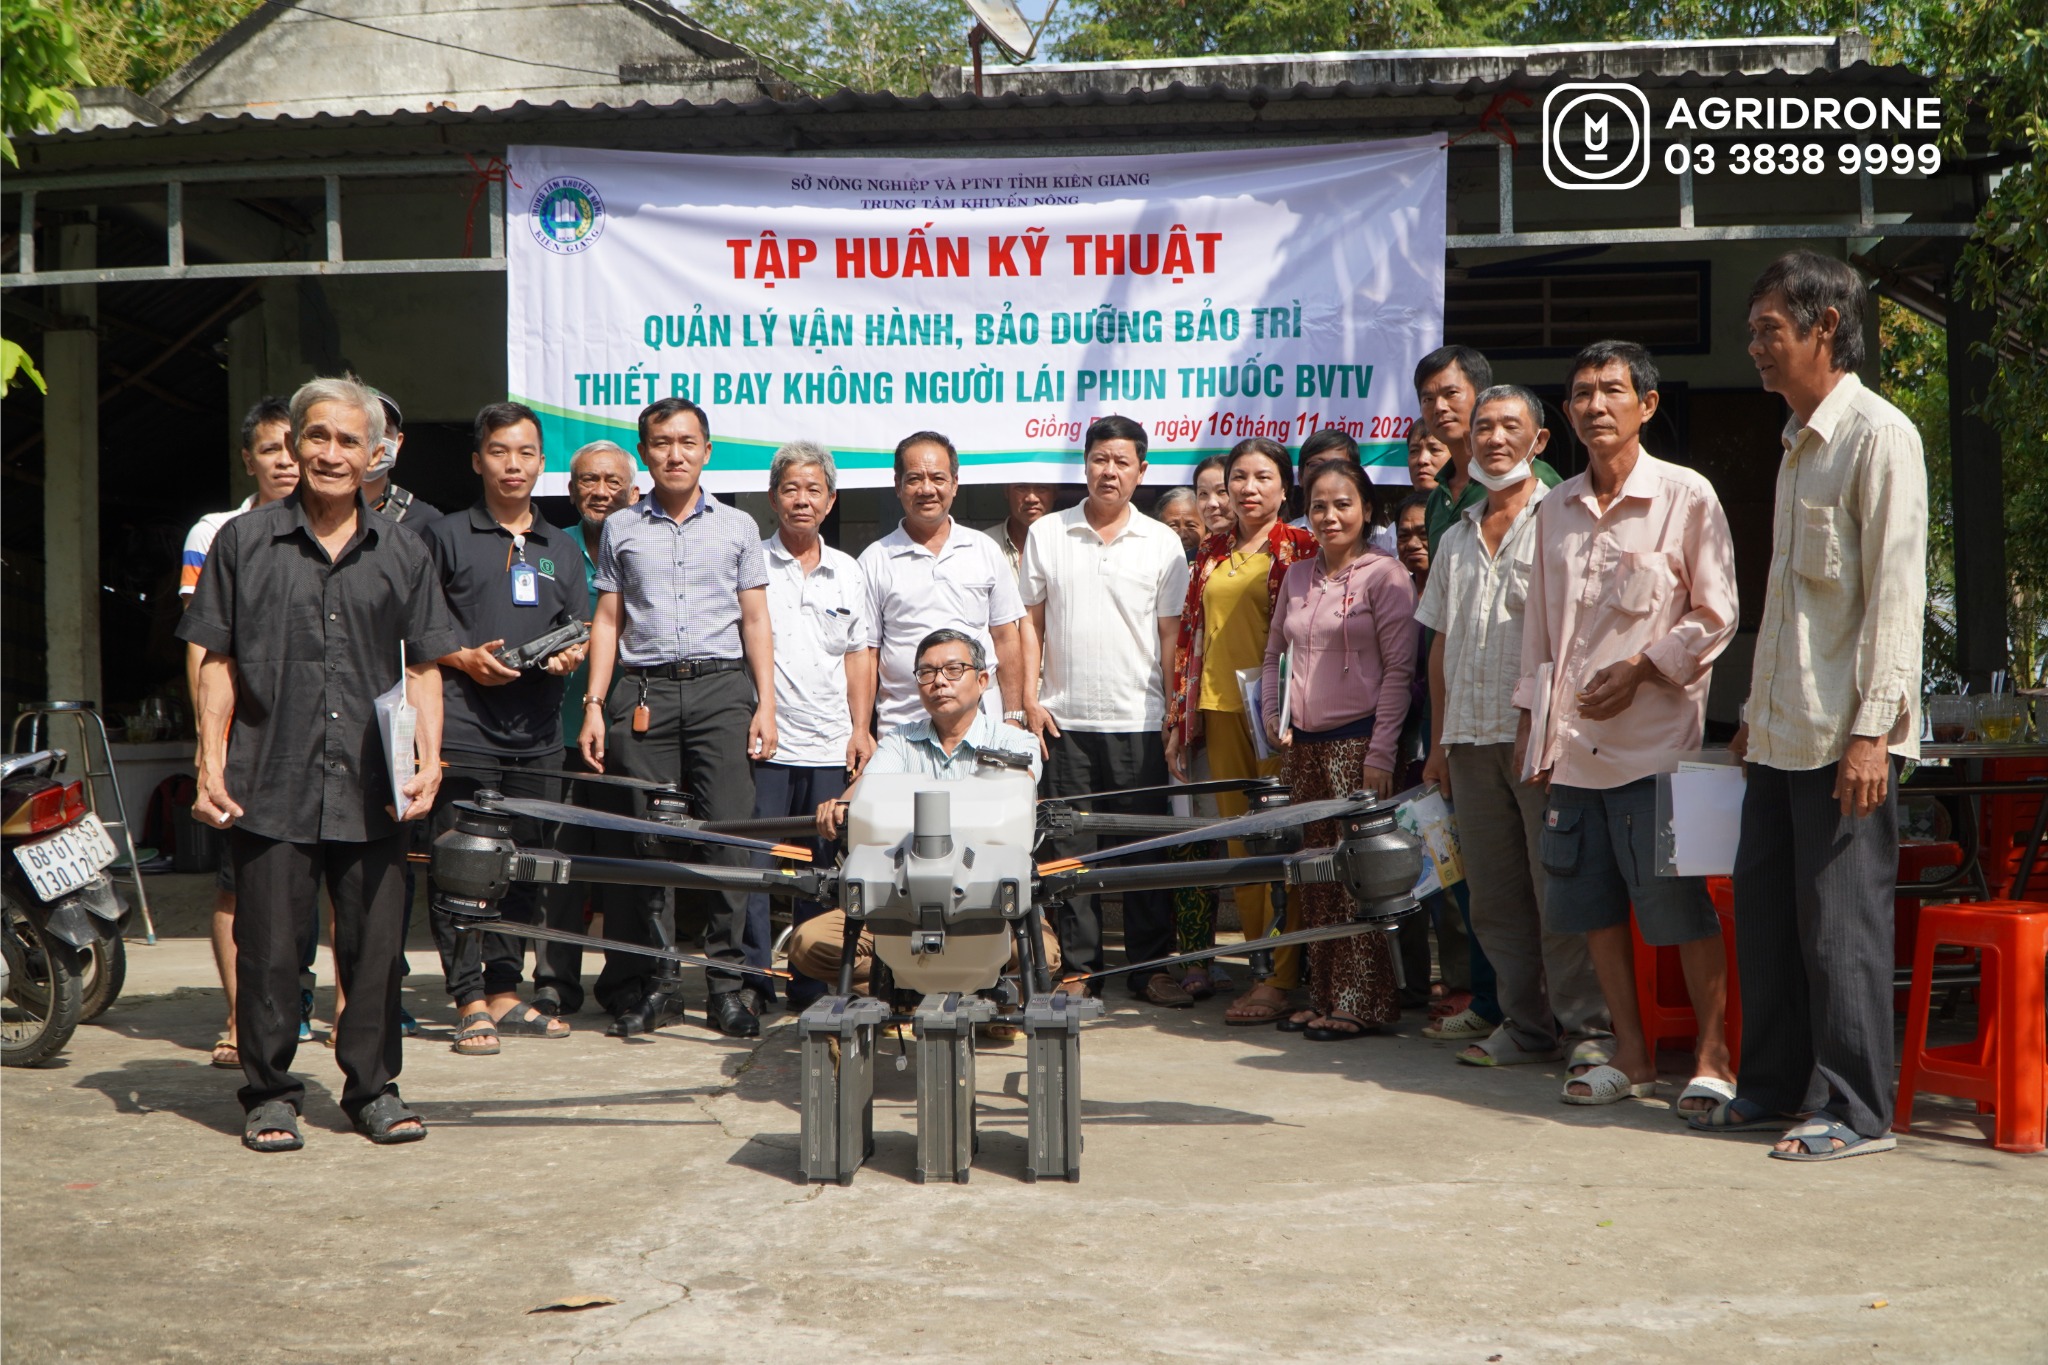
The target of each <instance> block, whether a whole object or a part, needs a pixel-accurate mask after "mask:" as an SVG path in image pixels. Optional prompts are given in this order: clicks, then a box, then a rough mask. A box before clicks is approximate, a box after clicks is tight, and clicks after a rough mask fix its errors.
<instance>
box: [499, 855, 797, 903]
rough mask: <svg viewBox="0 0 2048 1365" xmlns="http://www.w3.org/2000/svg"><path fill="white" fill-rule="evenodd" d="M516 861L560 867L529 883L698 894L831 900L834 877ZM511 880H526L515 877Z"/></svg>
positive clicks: (693, 866)
mask: <svg viewBox="0 0 2048 1365" xmlns="http://www.w3.org/2000/svg"><path fill="white" fill-rule="evenodd" d="M515 857H518V858H522V859H531V860H532V861H533V863H534V864H535V865H536V866H537V867H538V866H539V865H540V864H542V863H544V862H558V863H560V864H561V868H562V870H561V872H560V874H559V875H557V876H553V877H540V878H534V879H533V880H537V881H540V880H544V881H565V882H598V883H603V884H606V885H610V886H672V887H677V888H682V889H689V890H700V891H765V892H767V893H768V894H769V895H789V896H797V897H800V898H803V899H806V900H821V901H829V900H832V899H834V896H835V888H834V885H833V884H834V883H835V882H836V880H837V879H836V878H834V877H832V876H830V875H829V874H827V873H825V872H821V871H818V870H816V869H813V868H804V869H802V870H801V871H788V870H785V869H783V868H774V867H722V866H713V865H708V864H703V863H669V862H656V861H653V860H650V859H642V858H585V857H573V858H563V857H560V856H559V855H556V854H550V853H536V852H533V851H531V850H527V849H521V850H520V851H519V853H518V854H517V855H515ZM515 880H526V879H525V878H515Z"/></svg>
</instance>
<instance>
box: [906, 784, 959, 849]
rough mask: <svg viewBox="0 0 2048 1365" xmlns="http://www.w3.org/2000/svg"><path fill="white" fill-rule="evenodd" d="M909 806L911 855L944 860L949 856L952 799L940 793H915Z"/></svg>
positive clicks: (951, 842) (951, 838) (951, 829)
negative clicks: (910, 806)
mask: <svg viewBox="0 0 2048 1365" xmlns="http://www.w3.org/2000/svg"><path fill="white" fill-rule="evenodd" d="M911 802H912V808H911V821H910V829H911V845H910V848H911V852H912V853H913V854H915V855H916V856H917V857H920V858H943V857H945V856H946V855H947V854H949V853H951V852H952V851H953V798H952V795H951V794H950V793H947V792H942V791H929V792H918V793H917V794H916V795H914V796H913V797H912V798H911Z"/></svg>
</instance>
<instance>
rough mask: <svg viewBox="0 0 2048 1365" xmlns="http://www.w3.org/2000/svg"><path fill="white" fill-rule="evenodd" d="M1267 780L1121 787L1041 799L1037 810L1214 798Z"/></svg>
mask: <svg viewBox="0 0 2048 1365" xmlns="http://www.w3.org/2000/svg"><path fill="white" fill-rule="evenodd" d="M1274 781H1275V779H1273V778H1270V777H1218V778H1213V779H1211V780H1209V781H1206V782H1180V783H1173V784H1170V785H1168V786H1164V787H1125V788H1123V789H1122V790H1119V791H1113V792H1086V793H1083V794H1082V795H1079V796H1042V797H1040V798H1039V799H1038V804H1039V805H1041V806H1079V805H1096V804H1106V803H1108V802H1111V801H1129V800H1132V799H1134V798H1136V797H1140V796H1214V795H1215V794H1216V793H1218V792H1242V791H1250V790H1251V789H1252V788H1253V787H1264V786H1269V785H1271V784H1272V783H1273V782H1274Z"/></svg>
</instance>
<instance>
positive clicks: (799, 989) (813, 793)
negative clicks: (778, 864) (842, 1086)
mask: <svg viewBox="0 0 2048 1365" xmlns="http://www.w3.org/2000/svg"><path fill="white" fill-rule="evenodd" d="M845 790H846V769H845V768H843V767H841V766H840V765H838V764H836V763H835V764H833V765H832V766H831V767H829V768H799V767H797V766H795V765H793V764H788V763H756V764H755V765H754V818H755V819H756V820H777V819H781V818H782V817H783V816H785V815H815V814H817V811H818V807H819V806H821V805H823V804H824V803H825V802H827V801H832V800H836V799H837V798H838V797H839V796H840V795H841V794H842V793H843V792H845ZM787 842H789V843H793V844H797V843H801V844H808V845H810V848H811V852H812V853H813V854H814V855H815V856H816V858H817V860H818V861H819V862H820V863H822V862H824V861H825V858H826V851H825V850H826V843H825V841H824V840H823V839H818V838H810V839H790V840H788V841H787ZM754 865H755V866H756V867H768V866H771V863H770V860H769V858H768V855H767V854H765V853H761V854H756V855H755V857H754ZM829 909H831V907H830V906H827V905H820V904H818V902H816V901H812V900H800V901H798V902H797V903H796V906H795V909H794V910H793V911H792V918H791V921H790V922H791V924H792V925H797V924H802V923H803V922H804V921H805V920H808V919H815V918H816V917H817V916H819V915H822V914H824V913H825V912H826V911H827V910H829ZM746 947H747V965H748V966H749V967H766V966H767V965H768V963H769V958H770V957H771V956H772V955H773V953H774V950H775V924H774V921H773V920H772V919H770V918H769V915H768V893H767V892H765V891H759V892H756V893H754V894H753V895H751V896H749V897H747V944H746ZM748 981H749V982H750V983H751V984H752V985H753V986H754V988H755V989H756V990H759V991H761V992H763V993H764V994H765V995H766V996H767V997H768V998H769V999H770V1000H773V999H774V998H775V984H774V982H775V979H774V978H773V977H766V976H755V977H749V978H748ZM826 984H827V983H825V982H822V981H813V980H812V979H811V978H809V977H807V976H797V977H794V978H792V979H791V981H790V983H789V1003H790V1007H791V1008H792V1009H802V1008H803V1007H804V1006H806V1005H808V1004H810V1003H811V1001H813V1000H816V999H817V998H818V997H819V996H821V995H823V994H824V993H825V987H826ZM832 984H835V985H836V984H837V983H832Z"/></svg>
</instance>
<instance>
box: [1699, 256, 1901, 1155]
mask: <svg viewBox="0 0 2048 1365" xmlns="http://www.w3.org/2000/svg"><path fill="white" fill-rule="evenodd" d="M1749 297H1750V308H1749V354H1750V356H1751V358H1752V359H1754V360H1755V362H1756V367H1757V372H1758V374H1759V375H1760V376H1761V377H1762V379H1763V385H1764V388H1765V389H1767V390H1768V391H1770V392H1772V393H1776V394H1779V395H1781V396H1782V397H1783V398H1784V399H1785V401H1786V402H1788V403H1790V404H1791V405H1792V418H1791V420H1790V421H1788V422H1787V423H1786V424H1785V432H1784V446H1785V459H1784V463H1783V464H1781V465H1780V466H1779V468H1778V486H1777V497H1776V505H1775V511H1774V521H1773V526H1772V533H1771V570H1770V579H1769V581H1768V584H1767V586H1766V589H1765V596H1764V610H1763V621H1762V624H1761V627H1760V629H1759V630H1758V632H1757V644H1756V661H1755V664H1754V666H1753V669H1752V672H1751V675H1750V687H1749V701H1748V703H1747V705H1746V706H1745V708H1744V720H1745V722H1746V723H1745V724H1744V725H1743V727H1742V729H1740V730H1738V731H1737V732H1736V735H1735V739H1734V741H1733V743H1731V744H1730V745H1729V748H1730V749H1731V750H1733V751H1734V752H1735V753H1736V755H1737V756H1738V757H1743V756H1746V758H1747V761H1748V767H1749V788H1748V791H1747V793H1746V794H1745V795H1744V798H1743V803H1742V833H1741V842H1740V844H1739V845H1738V847H1737V851H1736V855H1735V940H1736V954H1737V957H1736V966H1737V968H1738V970H1739V972H1740V974H1741V983H1742V999H1743V1023H1742V1057H1741V1064H1740V1067H1739V1068H1738V1071H1739V1080H1738V1083H1737V1087H1736V1098H1734V1099H1733V1100H1730V1101H1729V1102H1728V1103H1726V1104H1724V1105H1721V1106H1720V1107H1719V1108H1717V1109H1715V1110H1713V1111H1712V1112H1711V1113H1709V1114H1704V1115H1699V1116H1696V1117H1695V1118H1694V1119H1693V1120H1692V1123H1693V1126H1694V1127H1697V1128H1701V1129H1706V1130H1714V1131H1721V1130H1728V1129H1741V1128H1774V1127H1777V1126H1779V1125H1781V1124H1793V1125H1794V1126H1791V1127H1789V1128H1788V1129H1787V1131H1786V1133H1785V1135H1784V1137H1783V1138H1782V1139H1781V1140H1780V1141H1779V1142H1778V1143H1777V1145H1776V1147H1775V1148H1774V1149H1773V1150H1772V1152H1771V1155H1772V1156H1774V1157H1778V1158H1781V1159H1784V1160H1787V1161H1832V1160H1835V1159H1836V1158H1839V1157H1845V1156H1858V1155H1861V1154H1863V1153H1865V1152H1881V1151H1886V1150H1889V1149H1890V1148H1891V1146H1892V1145H1893V1143H1892V1139H1891V1138H1890V1137H1889V1136H1887V1133H1888V1132H1889V1130H1890V1128H1891V1122H1892V1084H1893V1075H1892V1067H1893V1045H1892V886H1893V883H1894V881H1895V880H1896V879H1897V877H1898V862H1899V832H1898V794H1897V786H1898V762H1899V760H1901V759H1908V758H1916V757H1918V756H1919V752H1920V750H1919V743H1918V736H1919V723H1920V722H1919V714H1918V712H1919V696H1920V631H1921V624H1922V616H1923V614H1924V612H1925V610H1926V605H1927V467H1926V464H1925V462H1924V461H1923V460H1922V458H1921V452H1920V436H1919V433H1918V432H1916V431H1914V429H1913V426H1912V424H1911V423H1910V422H1908V421H1907V420H1906V417H1905V415H1904V414H1903V413H1901V412H1900V411H1899V410H1898V409H1897V408H1895V407H1893V406H1892V405H1891V404H1890V403H1887V402H1885V401H1884V400H1883V399H1882V398H1879V397H1878V396H1877V395H1876V394H1874V393H1872V392H1870V391H1869V390H1868V389H1866V388H1864V386H1863V384H1862V382H1861V381H1860V380H1858V379H1857V377H1856V374H1855V370H1856V367H1857V366H1858V365H1859V364H1861V363H1862V360H1863V297H1864V285H1863V281H1862V279H1861V278H1860V277H1859V276H1858V275H1857V274H1856V272H1855V271H1854V270H1852V269H1851V268H1850V267H1849V266H1847V265H1845V264H1843V263H1842V262H1841V261H1837V260H1833V259H1830V258H1828V257H1825V256H1820V255H1817V254H1815V253H1813V252H1810V251H1795V252H1792V253H1791V254H1790V255H1787V256H1784V257H1782V258H1780V259H1779V260H1777V261H1776V262H1774V263H1773V264H1772V265H1771V266H1770V267H1769V268H1768V269H1766V270H1765V271H1764V273H1763V274H1762V276H1760V277H1759V278H1758V280H1757V282H1756V285H1755V286H1754V287H1753V288H1752V289H1751V290H1750V296H1749ZM1801 1116H1809V1117H1808V1118H1807V1121H1806V1122H1803V1123H1800V1122H1797V1120H1798V1119H1799V1118H1800V1117H1801Z"/></svg>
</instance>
